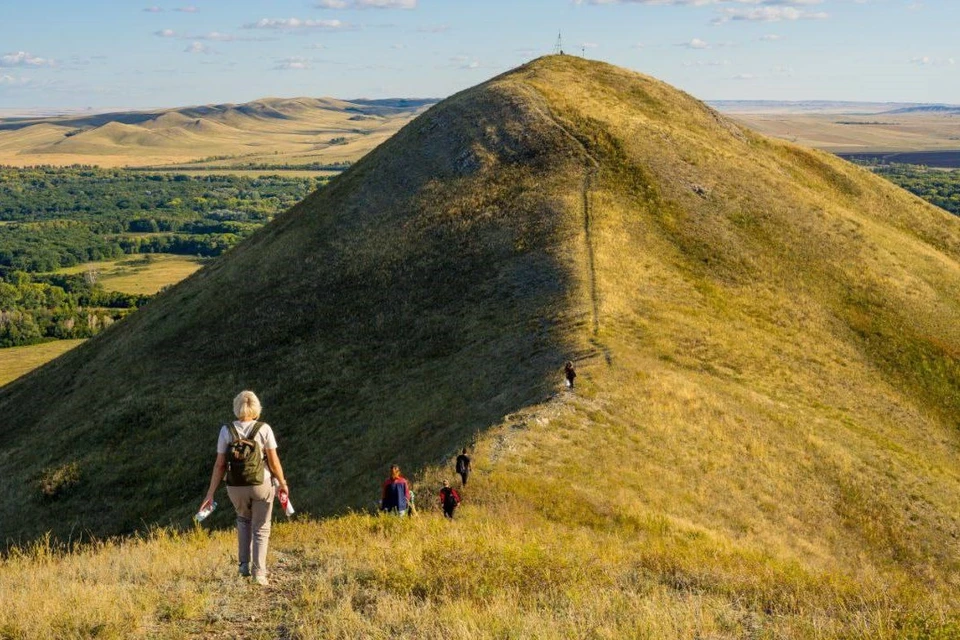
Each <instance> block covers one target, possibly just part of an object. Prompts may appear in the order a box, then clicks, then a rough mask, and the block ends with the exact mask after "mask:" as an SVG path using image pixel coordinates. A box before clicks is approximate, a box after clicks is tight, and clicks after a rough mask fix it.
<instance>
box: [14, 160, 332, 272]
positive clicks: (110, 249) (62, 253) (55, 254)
mask: <svg viewBox="0 0 960 640" xmlns="http://www.w3.org/2000/svg"><path fill="white" fill-rule="evenodd" d="M320 184H322V180H321V179H318V178H313V177H288V176H279V175H274V176H261V177H248V176H231V175H214V174H209V175H201V176H191V175H184V174H178V173H170V172H156V173H148V172H143V171H134V170H124V169H99V168H95V167H82V166H77V167H68V168H55V167H36V168H26V169H21V168H0V269H2V268H6V269H14V270H20V271H26V272H48V271H53V270H55V269H58V268H60V267H68V266H72V265H75V264H81V263H84V262H90V261H94V260H104V259H110V258H116V257H119V256H122V255H124V254H137V253H174V254H181V255H196V256H217V255H220V254H221V253H223V252H224V251H226V250H227V249H229V248H230V247H232V246H234V245H235V244H236V243H237V242H239V241H240V240H241V239H243V238H244V237H246V236H248V235H250V234H251V233H253V231H254V230H256V229H257V228H258V227H260V226H262V225H263V224H265V223H266V222H267V221H269V220H270V219H271V218H272V217H273V216H274V215H276V214H277V213H279V212H280V211H284V210H285V209H288V208H289V207H291V206H292V205H294V204H295V203H296V202H299V201H300V200H302V199H303V198H304V197H305V196H306V195H307V194H309V193H310V192H312V191H313V190H315V189H316V188H317V187H318V186H319V185H320Z"/></svg>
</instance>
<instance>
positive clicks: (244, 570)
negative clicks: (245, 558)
mask: <svg viewBox="0 0 960 640" xmlns="http://www.w3.org/2000/svg"><path fill="white" fill-rule="evenodd" d="M240 575H241V576H243V577H244V578H249V577H250V563H249V562H241V563H240Z"/></svg>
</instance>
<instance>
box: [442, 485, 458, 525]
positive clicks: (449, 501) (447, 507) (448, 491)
mask: <svg viewBox="0 0 960 640" xmlns="http://www.w3.org/2000/svg"><path fill="white" fill-rule="evenodd" d="M459 504H460V494H459V493H457V490H456V489H454V488H453V487H451V486H450V483H449V482H447V481H446V480H444V481H443V488H442V489H440V508H441V509H443V515H444V516H446V517H447V518H450V519H451V520H453V511H454V509H456V508H457V506H458V505H459Z"/></svg>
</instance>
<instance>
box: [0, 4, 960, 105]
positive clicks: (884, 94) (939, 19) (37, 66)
mask: <svg viewBox="0 0 960 640" xmlns="http://www.w3.org/2000/svg"><path fill="white" fill-rule="evenodd" d="M958 27H960V1H957V0H146V1H145V2H140V1H138V0H111V1H108V0H32V1H30V2H26V1H23V0H0V112H7V113H9V112H10V111H16V110H18V109H20V110H29V109H49V110H66V109H87V108H91V109H107V108H138V109H144V108H156V107H174V106H186V105H196V104H209V103H224V102H247V101H250V100H255V99H258V98H263V97H267V96H273V97H296V96H312V97H321V96H330V97H336V98H345V99H349V98H386V97H406V98H442V97H446V96H448V95H451V94H452V93H455V92H456V91H459V90H462V89H465V88H467V87H470V86H472V85H475V84H477V83H479V82H482V81H483V80H485V79H487V78H489V77H491V76H493V75H496V74H498V73H501V72H503V71H506V70H508V69H510V68H513V67H515V66H517V65H520V64H522V63H524V62H526V61H528V60H530V59H533V58H535V57H538V56H540V55H544V54H548V53H552V52H553V50H554V47H555V45H556V42H557V37H558V33H559V34H560V36H561V39H562V44H563V48H564V50H565V52H566V53H568V54H575V55H584V56H586V57H588V58H593V59H599V60H604V61H607V62H610V63H613V64H616V65H620V66H623V67H627V68H630V69H633V70H636V71H640V72H642V73H646V74H649V75H652V76H654V77H657V78H659V79H661V80H664V81H666V82H668V83H670V84H672V85H674V86H676V87H678V88H680V89H683V90H685V91H687V92H688V93H690V94H692V95H694V96H696V97H697V98H700V99H704V100H850V101H881V102H883V101H889V102H935V103H950V104H960V76H958V72H960V65H958V62H960V38H958V37H957V36H956V34H957V30H958Z"/></svg>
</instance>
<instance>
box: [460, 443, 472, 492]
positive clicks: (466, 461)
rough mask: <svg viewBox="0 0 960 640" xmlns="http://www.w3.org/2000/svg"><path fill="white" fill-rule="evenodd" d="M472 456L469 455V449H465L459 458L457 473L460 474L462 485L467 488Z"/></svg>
mask: <svg viewBox="0 0 960 640" xmlns="http://www.w3.org/2000/svg"><path fill="white" fill-rule="evenodd" d="M470 471H471V468H470V456H468V455H467V449H466V447H464V449H463V453H461V454H460V455H458V456H457V473H459V474H460V485H461V486H464V487H465V486H467V476H468V475H470Z"/></svg>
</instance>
